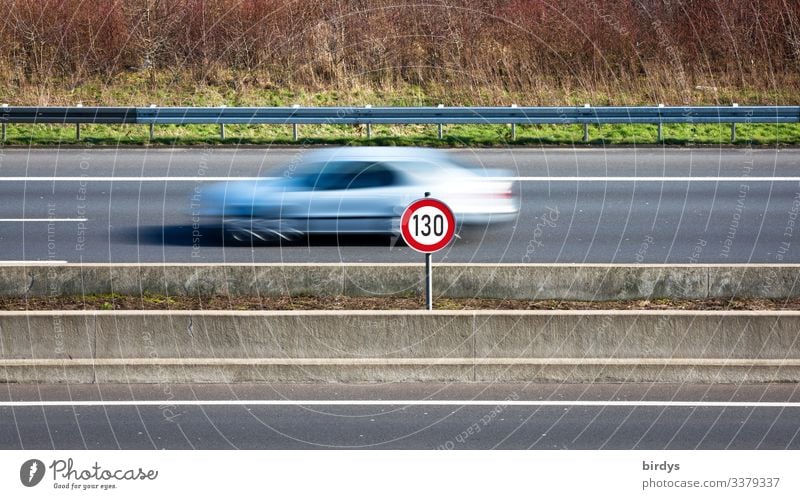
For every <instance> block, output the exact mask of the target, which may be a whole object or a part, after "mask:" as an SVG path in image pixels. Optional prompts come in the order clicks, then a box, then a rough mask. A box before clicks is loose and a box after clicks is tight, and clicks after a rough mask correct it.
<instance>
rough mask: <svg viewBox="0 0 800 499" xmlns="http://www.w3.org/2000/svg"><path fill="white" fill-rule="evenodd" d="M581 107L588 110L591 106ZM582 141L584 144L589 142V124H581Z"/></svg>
mask: <svg viewBox="0 0 800 499" xmlns="http://www.w3.org/2000/svg"><path fill="white" fill-rule="evenodd" d="M583 107H584V108H589V107H591V106H590V105H589V104H584V105H583ZM583 141H584V142H589V123H584V124H583Z"/></svg>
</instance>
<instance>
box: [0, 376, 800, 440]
mask: <svg viewBox="0 0 800 499" xmlns="http://www.w3.org/2000/svg"><path fill="white" fill-rule="evenodd" d="M3 392H5V393H3V395H2V397H0V398H1V399H2V401H0V448H2V449H162V448H165V449H330V448H363V449H646V450H660V449H720V450H721V449H798V448H800V436H798V434H799V433H800V417H798V416H800V403H799V402H800V395H798V392H797V386H796V385H788V384H779V385H686V384H684V385H635V384H634V385H630V384H626V385H603V384H593V385H555V384H552V385H546V384H545V385H536V384H505V385H439V384H428V383H424V384H410V385H405V384H389V385H330V384H326V385H227V386H220V385H216V386H209V385H206V386H204V385H149V386H141V385H127V386H115V385H103V386H97V385H95V386H85V385H84V386H63V385H61V386H53V385H37V386H30V385H27V386H26V385H9V386H7V387H6V388H5V389H4V390H3ZM101 400H103V401H105V402H102V403H101V402H98V401H101ZM10 401H14V402H10ZM21 401H25V402H21ZM43 401H46V402H43ZM87 401H93V402H87ZM120 401H121V402H120ZM132 401H138V402H132ZM92 403H93V404H94V405H87V404H92ZM130 403H134V404H135V405H119V404H130ZM23 404H32V405H23Z"/></svg>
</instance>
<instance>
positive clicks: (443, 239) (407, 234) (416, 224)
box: [400, 192, 456, 310]
mask: <svg viewBox="0 0 800 499" xmlns="http://www.w3.org/2000/svg"><path fill="white" fill-rule="evenodd" d="M430 195H431V193H430V192H426V193H425V197H424V198H422V199H417V200H416V201H414V202H413V203H411V204H410V205H408V207H407V208H406V209H405V211H404V212H403V216H402V217H401V218H400V234H401V235H402V236H403V240H404V241H405V242H406V244H407V245H409V246H410V247H411V248H412V249H414V250H416V251H419V252H420V253H425V308H426V309H428V310H433V265H432V262H431V255H432V254H433V253H434V252H436V251H439V250H440V249H442V248H444V247H445V246H447V245H448V244H450V241H452V240H453V236H454V235H455V231H456V219H455V216H454V215H453V211H452V210H451V209H450V207H448V206H447V205H446V204H444V203H443V202H442V201H439V200H438V199H433V198H431V197H430Z"/></svg>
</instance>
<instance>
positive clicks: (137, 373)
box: [0, 264, 800, 383]
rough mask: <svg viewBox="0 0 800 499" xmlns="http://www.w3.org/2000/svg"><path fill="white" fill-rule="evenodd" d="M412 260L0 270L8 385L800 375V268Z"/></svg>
mask: <svg viewBox="0 0 800 499" xmlns="http://www.w3.org/2000/svg"><path fill="white" fill-rule="evenodd" d="M420 267H421V266H419V265H405V264H394V265H352V264H351V265H344V264H342V265H339V264H331V265H268V264H264V265H179V264H174V265H173V264H170V265H155V264H154V265H138V264H137V265H120V264H115V265H100V264H96V265H82V266H81V265H3V266H1V267H0V289H2V290H3V297H2V299H0V304H2V307H0V308H3V309H5V310H4V311H2V312H0V340H1V341H0V352H2V357H1V358H0V379H2V381H4V382H19V383H26V382H41V383H45V382H47V383H53V382H65V383H112V382H113V383H129V382H130V383H133V382H136V383H189V382H209V383H236V382H267V383H273V382H367V383H375V382H400V381H445V382H447V381H464V382H494V381H496V382H530V381H558V382H592V381H610V382H704V383H705V382H709V383H710V382H714V383H720V382H730V383H735V382H742V381H743V380H744V381H747V382H797V381H800V342H798V341H797V339H798V333H797V332H798V331H800V310H798V309H800V301H798V300H797V298H798V289H797V276H798V272H797V271H798V266H796V265H781V266H765V265H733V266H731V265H727V266H726V265H670V266H666V265H642V266H635V265H534V264H531V265H455V264H453V265H441V266H438V265H437V268H436V270H435V274H434V275H435V276H436V279H435V285H434V289H435V290H436V299H437V301H438V303H439V305H438V307H437V308H438V309H437V310H434V311H432V312H428V311H424V310H419V308H421V301H420V298H419V292H420V287H421V282H422V279H423V276H422V269H421V268H420ZM104 293H106V294H104ZM20 308H21V309H20ZM147 308H152V309H157V310H146V309H147ZM214 308H216V309H217V310H213V309H214Z"/></svg>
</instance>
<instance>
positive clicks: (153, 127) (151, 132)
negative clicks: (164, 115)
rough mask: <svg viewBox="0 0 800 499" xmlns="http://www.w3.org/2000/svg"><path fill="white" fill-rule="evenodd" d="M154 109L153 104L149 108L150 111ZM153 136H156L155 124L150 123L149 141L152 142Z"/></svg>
mask: <svg viewBox="0 0 800 499" xmlns="http://www.w3.org/2000/svg"><path fill="white" fill-rule="evenodd" d="M154 107H156V105H155V104H150V108H151V109H152V108H154ZM155 135H156V124H155V123H150V140H151V141H152V140H153V138H154V137H155Z"/></svg>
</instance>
